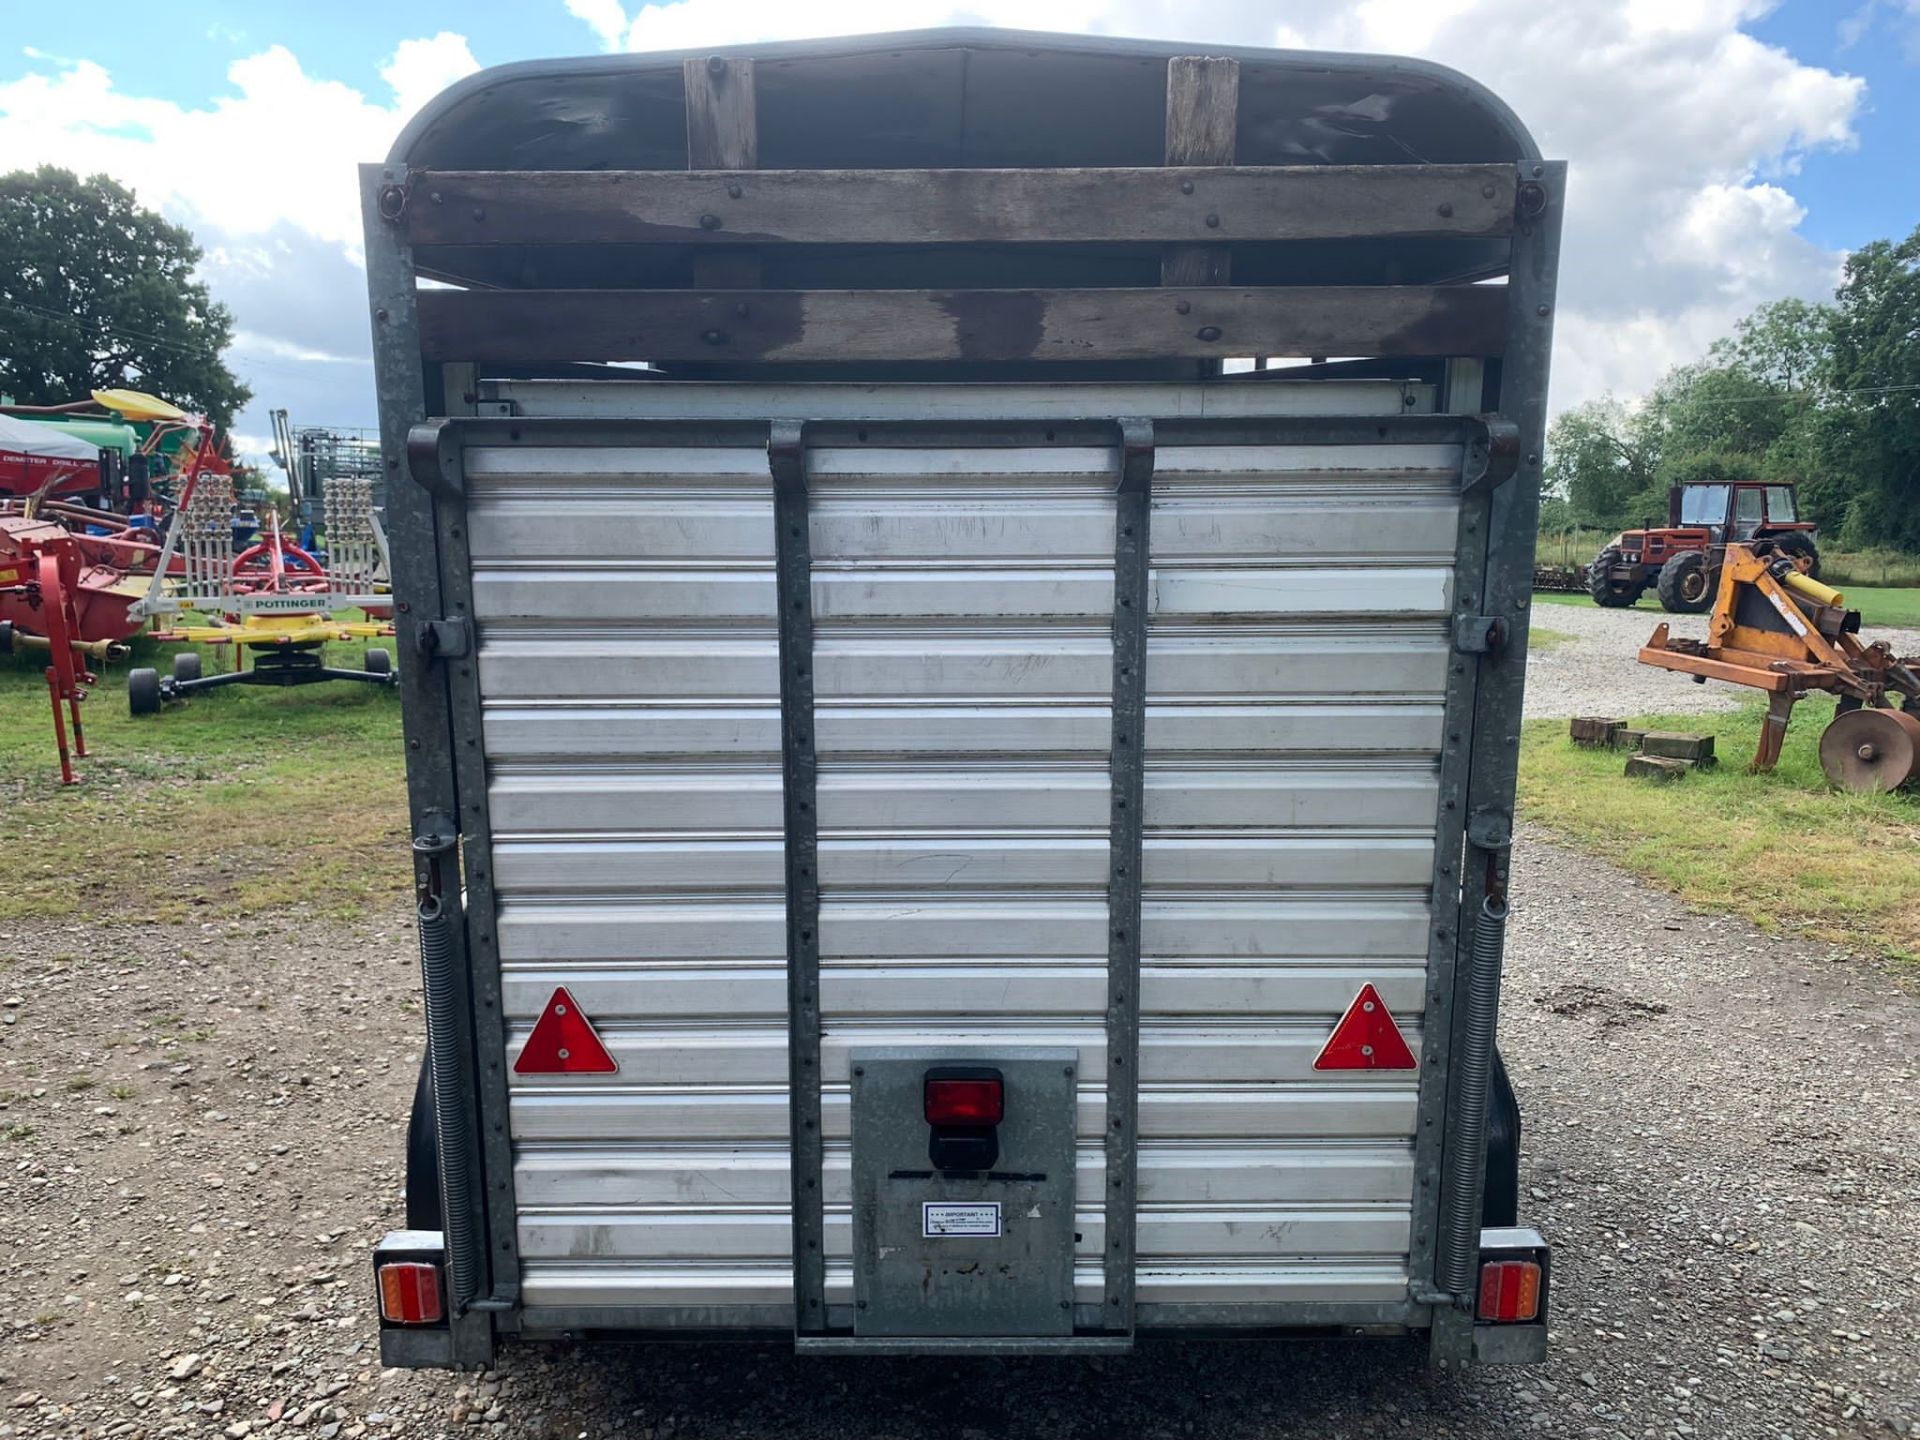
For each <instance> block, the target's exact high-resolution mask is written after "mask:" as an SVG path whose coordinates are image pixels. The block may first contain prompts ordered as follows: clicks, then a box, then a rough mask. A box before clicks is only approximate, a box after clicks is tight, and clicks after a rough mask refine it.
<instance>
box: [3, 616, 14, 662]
mask: <svg viewBox="0 0 1920 1440" xmlns="http://www.w3.org/2000/svg"><path fill="white" fill-rule="evenodd" d="M11 654H13V621H11V620H0V655H11Z"/></svg>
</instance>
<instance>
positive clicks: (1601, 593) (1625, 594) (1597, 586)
mask: <svg viewBox="0 0 1920 1440" xmlns="http://www.w3.org/2000/svg"><path fill="white" fill-rule="evenodd" d="M1619 559H1620V552H1619V551H1618V550H1616V549H1615V548H1614V547H1613V546H1611V545H1609V546H1607V548H1606V549H1604V550H1602V551H1601V552H1600V553H1599V554H1598V555H1596V556H1594V557H1593V564H1591V565H1589V566H1588V567H1587V594H1589V595H1591V596H1592V597H1593V603H1594V604H1596V605H1603V606H1605V607H1606V608H1607V609H1609V610H1624V609H1626V608H1627V607H1628V606H1629V605H1635V604H1638V603H1639V600H1640V596H1641V594H1642V592H1644V591H1645V590H1646V588H1647V587H1646V586H1644V585H1637V584H1635V583H1633V582H1632V581H1630V580H1615V579H1613V578H1612V577H1611V576H1609V575H1608V574H1607V571H1609V570H1611V569H1612V568H1613V567H1614V565H1615V563H1616V562H1617V561H1618V560H1619Z"/></svg>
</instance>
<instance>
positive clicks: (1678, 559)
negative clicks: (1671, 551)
mask: <svg viewBox="0 0 1920 1440" xmlns="http://www.w3.org/2000/svg"><path fill="white" fill-rule="evenodd" d="M1718 578H1719V577H1718V576H1716V575H1715V574H1714V573H1713V572H1712V571H1711V570H1709V569H1708V568H1707V557H1706V556H1705V555H1704V554H1703V553H1701V552H1700V551H1698V550H1683V551H1682V552H1681V553H1680V554H1678V555H1676V556H1674V557H1673V558H1672V559H1671V560H1669V561H1667V563H1666V564H1664V565H1662V566H1661V567H1660V580H1659V585H1658V589H1659V591H1660V605H1661V608H1662V609H1665V610H1670V611H1672V612H1673V613H1674V614H1675V615H1698V614H1699V613H1700V612H1701V611H1702V610H1705V609H1706V608H1707V607H1708V606H1709V605H1711V604H1713V591H1714V585H1715V582H1716V581H1717V580H1718Z"/></svg>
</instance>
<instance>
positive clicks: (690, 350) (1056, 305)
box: [418, 285, 1506, 363]
mask: <svg viewBox="0 0 1920 1440" xmlns="http://www.w3.org/2000/svg"><path fill="white" fill-rule="evenodd" d="M1505 302H1506V292H1505V290H1504V288H1503V287H1500V286H1494V285H1458V286H1446V287H1431V288H1429V287H1421V286H1411V285H1409V286H1351V287H1341V286H1329V287H1307V286H1300V287H1276V288H1271V289H1232V288H1227V287H1208V288H1194V289H1140V290H1114V289H1108V290H784V291H783V290H769V291H752V290H735V291H700V290H422V291H421V292H420V294H419V298H418V308H419V322H420V339H421V349H422V351H423V353H424V355H425V356H426V357H427V358H429V359H433V358H439V357H448V358H459V359H462V360H482V361H502V362H504V361H521V362H528V363H532V362H538V361H554V360H663V361H670V360H704V361H715V362H740V361H759V362H775V363H779V362H795V363H797V362H802V361H807V362H813V361H827V362H834V361H913V360H947V361H951V360H962V361H965V360H975V361H1009V360H1129V359H1162V358H1172V357H1193V358H1199V359H1211V358H1215V357H1218V356H1222V355H1253V354H1261V355H1288V356H1293V355H1382V356H1410V355H1426V356H1436V355H1453V354H1458V353H1461V352H1463V351H1464V352H1469V353H1472V354H1476V355H1497V354H1499V353H1500V352H1501V350H1502V349H1503V345H1504V335H1505V324H1506V322H1505Z"/></svg>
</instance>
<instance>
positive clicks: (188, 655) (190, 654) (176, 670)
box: [173, 650, 200, 683]
mask: <svg viewBox="0 0 1920 1440" xmlns="http://www.w3.org/2000/svg"><path fill="white" fill-rule="evenodd" d="M173 678H174V680H175V682H176V683H184V682H186V681H190V680H198V679H199V678H200V652H199V651H198V650H182V651H181V652H180V653H179V654H178V655H176V656H174V657H173Z"/></svg>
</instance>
